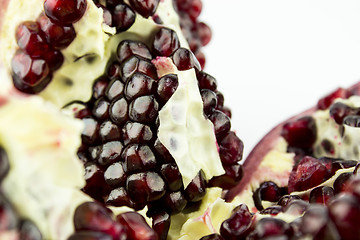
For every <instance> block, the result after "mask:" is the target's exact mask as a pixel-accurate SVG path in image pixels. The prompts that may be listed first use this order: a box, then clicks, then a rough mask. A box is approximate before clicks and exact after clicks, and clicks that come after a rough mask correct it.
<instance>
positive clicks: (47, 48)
mask: <svg viewBox="0 0 360 240" xmlns="http://www.w3.org/2000/svg"><path fill="white" fill-rule="evenodd" d="M86 5H87V4H86V1H85V0H79V1H73V0H71V1H69V0H46V1H45V2H44V10H45V13H41V14H40V16H39V17H38V19H37V20H36V21H26V22H23V23H21V24H20V25H19V26H18V27H17V29H16V35H15V38H16V41H17V44H18V46H19V50H18V51H17V52H16V53H15V55H14V57H13V59H12V62H11V67H12V77H13V83H14V86H15V87H16V88H17V89H18V90H20V91H22V92H25V93H29V94H36V93H39V92H41V91H42V90H43V89H44V88H45V87H46V86H47V85H48V84H49V83H50V81H51V79H52V74H53V72H54V71H56V70H57V69H59V68H60V67H61V65H62V63H63V61H64V57H63V55H62V53H61V52H60V50H62V49H64V48H66V47H67V46H69V45H70V43H71V42H72V41H73V40H74V39H75V36H76V33H75V30H74V27H73V25H72V23H74V22H76V21H77V20H79V19H80V18H81V17H82V16H83V14H84V12H85V9H86Z"/></svg>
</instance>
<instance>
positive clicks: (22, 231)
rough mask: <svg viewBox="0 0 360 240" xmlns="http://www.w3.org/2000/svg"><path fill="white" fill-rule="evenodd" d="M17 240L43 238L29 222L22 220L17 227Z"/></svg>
mask: <svg viewBox="0 0 360 240" xmlns="http://www.w3.org/2000/svg"><path fill="white" fill-rule="evenodd" d="M18 231H19V239H21V240H42V239H43V236H42V234H41V232H40V230H39V229H38V228H37V226H36V225H35V224H34V223H33V222H31V221H30V220H22V221H21V222H20V225H19V230H18Z"/></svg>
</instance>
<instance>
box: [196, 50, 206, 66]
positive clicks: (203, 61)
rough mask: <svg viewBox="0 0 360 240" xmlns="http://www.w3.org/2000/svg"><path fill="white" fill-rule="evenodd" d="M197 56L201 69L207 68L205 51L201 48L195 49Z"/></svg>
mask: <svg viewBox="0 0 360 240" xmlns="http://www.w3.org/2000/svg"><path fill="white" fill-rule="evenodd" d="M195 57H196V59H197V60H198V62H199V64H200V67H201V69H204V68H205V64H206V58H205V55H204V53H203V52H201V51H200V50H197V51H195Z"/></svg>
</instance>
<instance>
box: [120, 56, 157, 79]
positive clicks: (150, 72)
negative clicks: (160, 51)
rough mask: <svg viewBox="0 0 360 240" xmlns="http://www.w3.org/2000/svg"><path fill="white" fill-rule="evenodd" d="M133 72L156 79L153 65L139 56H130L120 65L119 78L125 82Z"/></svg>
mask: <svg viewBox="0 0 360 240" xmlns="http://www.w3.org/2000/svg"><path fill="white" fill-rule="evenodd" d="M135 72H140V73H143V74H145V75H147V76H149V77H151V78H152V79H155V80H156V79H158V77H157V70H156V67H155V65H154V64H152V63H151V62H150V61H148V60H147V59H145V58H142V57H139V56H136V55H134V56H131V57H130V58H128V59H127V60H126V61H124V62H123V63H122V64H121V72H120V73H121V76H122V77H123V78H124V79H125V80H127V79H128V78H130V77H131V76H132V75H133V74H134V73H135Z"/></svg>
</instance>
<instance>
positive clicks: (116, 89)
mask: <svg viewBox="0 0 360 240" xmlns="http://www.w3.org/2000/svg"><path fill="white" fill-rule="evenodd" d="M124 87H125V86H124V83H122V82H121V81H120V80H119V79H113V80H112V81H111V82H110V83H109V85H108V86H107V88H106V89H105V95H106V97H107V98H108V99H109V100H110V101H112V100H114V99H115V98H120V97H121V96H122V94H123V93H124Z"/></svg>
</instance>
